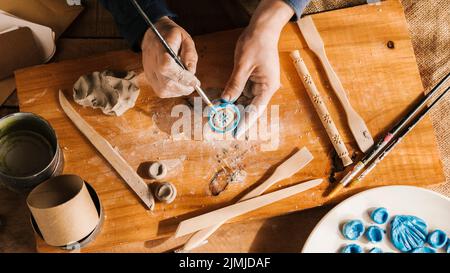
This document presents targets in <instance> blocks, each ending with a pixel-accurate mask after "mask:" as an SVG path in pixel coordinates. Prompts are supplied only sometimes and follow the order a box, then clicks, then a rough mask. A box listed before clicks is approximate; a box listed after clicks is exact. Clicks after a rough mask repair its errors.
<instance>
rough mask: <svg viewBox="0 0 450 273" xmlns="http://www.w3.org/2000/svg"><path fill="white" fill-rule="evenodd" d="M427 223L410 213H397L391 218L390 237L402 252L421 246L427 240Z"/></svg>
mask: <svg viewBox="0 0 450 273" xmlns="http://www.w3.org/2000/svg"><path fill="white" fill-rule="evenodd" d="M427 235H428V231H427V224H426V223H425V221H424V220H422V219H420V218H418V217H415V216H411V215H397V216H395V217H393V219H392V220H391V228H390V239H391V242H392V244H393V245H394V246H395V247H396V248H397V249H398V250H400V251H402V252H409V251H411V250H413V249H416V248H420V247H423V246H424V244H425V242H426V240H427Z"/></svg>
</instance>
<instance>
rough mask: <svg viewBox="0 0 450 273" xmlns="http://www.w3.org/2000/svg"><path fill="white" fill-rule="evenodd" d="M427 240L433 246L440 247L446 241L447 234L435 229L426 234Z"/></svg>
mask: <svg viewBox="0 0 450 273" xmlns="http://www.w3.org/2000/svg"><path fill="white" fill-rule="evenodd" d="M427 242H428V244H429V245H430V246H432V247H434V248H441V247H443V246H445V244H446V243H447V234H445V232H443V231H442V230H440V229H436V230H435V231H433V232H431V233H430V234H428V239H427Z"/></svg>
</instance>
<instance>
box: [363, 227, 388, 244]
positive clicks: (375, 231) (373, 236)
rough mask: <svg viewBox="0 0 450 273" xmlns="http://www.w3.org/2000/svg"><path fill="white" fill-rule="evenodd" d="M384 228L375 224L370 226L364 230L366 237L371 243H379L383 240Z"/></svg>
mask: <svg viewBox="0 0 450 273" xmlns="http://www.w3.org/2000/svg"><path fill="white" fill-rule="evenodd" d="M383 235H384V230H382V229H381V228H379V227H377V226H370V227H368V228H367V230H366V238H367V240H369V242H371V243H379V242H381V241H382V240H383Z"/></svg>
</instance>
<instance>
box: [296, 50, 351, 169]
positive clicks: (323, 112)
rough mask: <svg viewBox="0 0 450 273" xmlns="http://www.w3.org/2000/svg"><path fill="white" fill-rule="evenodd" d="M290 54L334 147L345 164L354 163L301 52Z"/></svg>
mask: <svg viewBox="0 0 450 273" xmlns="http://www.w3.org/2000/svg"><path fill="white" fill-rule="evenodd" d="M290 56H291V58H292V60H293V61H294V65H295V68H296V69H297V73H298V75H299V76H300V78H301V79H302V82H303V85H304V86H305V88H306V92H307V93H308V96H309V98H310V99H311V102H312V104H313V105H314V109H315V110H316V112H317V115H318V116H319V118H320V121H321V122H322V125H323V127H325V130H326V132H327V134H328V137H329V138H330V141H331V143H332V144H333V147H334V149H335V150H336V153H337V154H338V156H339V158H340V159H341V160H342V163H343V164H344V166H348V165H350V164H352V162H353V161H352V160H351V158H350V156H349V153H348V150H347V147H345V143H344V141H343V140H342V137H341V134H339V131H338V129H337V128H336V125H335V123H334V121H333V118H332V117H331V115H330V112H329V111H328V109H327V106H326V105H325V103H324V101H323V99H322V96H321V95H320V93H319V91H318V90H317V87H316V85H315V84H314V81H313V79H312V77H311V74H310V73H309V71H308V68H307V67H306V65H305V62H304V61H303V59H302V58H301V56H300V52H299V51H298V50H295V51H292V52H291V54H290Z"/></svg>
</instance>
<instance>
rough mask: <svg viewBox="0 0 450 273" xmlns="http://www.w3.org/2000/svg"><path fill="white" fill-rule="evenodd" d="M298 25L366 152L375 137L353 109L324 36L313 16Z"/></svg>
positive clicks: (304, 18)
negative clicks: (331, 58) (329, 57)
mask: <svg viewBox="0 0 450 273" xmlns="http://www.w3.org/2000/svg"><path fill="white" fill-rule="evenodd" d="M297 25H298V26H299V28H300V31H301V32H302V34H303V37H304V38H305V40H306V43H307V44H308V47H309V48H310V49H311V51H312V52H314V54H316V56H317V57H318V58H319V60H320V62H321V63H322V65H323V67H324V69H325V73H326V74H327V77H328V79H329V81H330V84H331V86H332V87H333V89H334V92H335V93H336V95H337V97H338V99H339V101H340V102H341V104H342V107H343V108H344V111H345V113H346V115H347V121H348V125H349V127H350V130H351V132H352V134H353V136H354V138H355V140H356V143H357V144H358V147H359V149H360V150H361V151H362V152H364V153H365V152H366V151H368V150H369V149H370V147H372V145H373V143H374V142H373V138H372V136H371V134H370V131H369V129H368V128H367V125H366V123H365V122H364V120H363V119H362V118H361V116H359V114H358V113H356V111H355V109H353V107H352V105H351V104H350V101H349V100H348V97H347V94H346V93H345V90H344V87H343V86H342V83H341V81H340V80H339V77H338V76H337V74H336V72H335V71H334V69H333V67H332V66H331V64H330V61H329V60H328V57H327V54H326V52H325V46H324V43H323V41H322V38H321V37H320V34H319V32H318V31H317V28H316V26H315V25H314V21H313V20H312V18H311V16H305V17H303V18H302V19H300V20H298V21H297Z"/></svg>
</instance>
